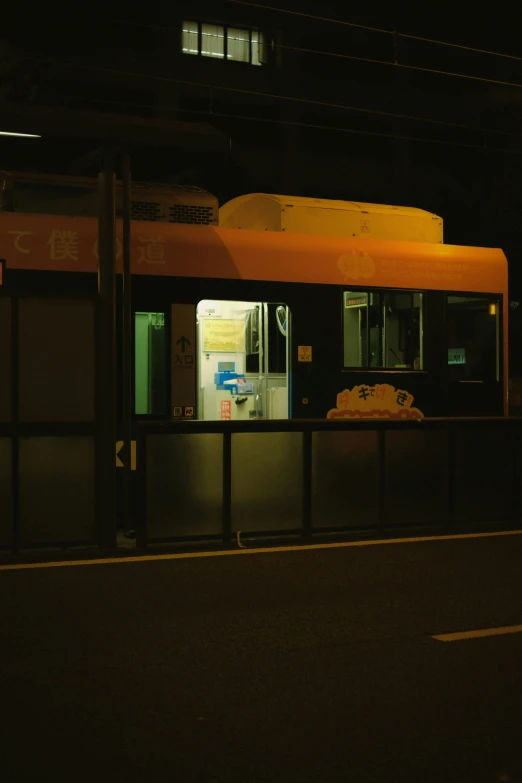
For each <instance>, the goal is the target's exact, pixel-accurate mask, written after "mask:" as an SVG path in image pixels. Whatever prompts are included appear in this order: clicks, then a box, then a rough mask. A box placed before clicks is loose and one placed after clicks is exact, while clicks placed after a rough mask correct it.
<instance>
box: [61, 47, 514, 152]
mask: <svg viewBox="0 0 522 783" xmlns="http://www.w3.org/2000/svg"><path fill="white" fill-rule="evenodd" d="M47 62H50V63H54V64H56V65H60V66H63V67H64V68H80V69H84V70H92V71H97V72H101V73H110V74H113V75H115V76H125V77H126V78H132V79H150V80H153V81H161V82H167V83H172V84H183V85H186V86H190V87H198V88H202V89H207V90H215V91H217V92H233V93H239V94H242V95H251V96H255V97H257V98H267V99H269V100H278V101H286V102H292V103H301V104H306V105H310V106H318V107H323V108H329V109H340V110H342V111H351V112H355V113H359V114H371V115H378V116H382V117H389V118H393V119H402V120H408V121H410V122H421V123H425V124H430V125H440V126H446V127H451V128H459V129H461V130H467V131H470V132H474V133H480V134H482V135H487V134H491V135H499V136H511V137H515V138H522V134H518V133H514V132H511V131H502V130H496V129H494V128H483V127H480V126H473V125H466V124H461V123H454V122H446V121H444V120H434V119H431V118H426V117H416V116H414V115H409V114H399V113H396V112H388V111H383V110H381V109H366V108H363V107H360V106H350V105H347V104H343V103H332V102H329V101H319V100H314V99H311V98H300V97H298V96H293V95H279V94H277V93H266V92H258V91H256V90H245V89H242V88H240V87H228V86H226V85H216V84H210V83H207V82H193V81H190V80H186V79H174V78H173V77H170V76H158V75H156V74H144V73H134V72H133V71H124V70H121V69H117V68H104V67H102V66H99V65H87V64H84V63H74V62H63V61H56V60H47ZM519 86H520V87H522V84H521V85H519Z"/></svg>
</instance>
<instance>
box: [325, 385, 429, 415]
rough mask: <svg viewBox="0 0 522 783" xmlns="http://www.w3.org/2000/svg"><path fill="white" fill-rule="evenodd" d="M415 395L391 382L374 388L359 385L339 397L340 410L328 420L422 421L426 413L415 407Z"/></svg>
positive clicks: (335, 410) (336, 409)
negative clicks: (413, 404) (413, 405)
mask: <svg viewBox="0 0 522 783" xmlns="http://www.w3.org/2000/svg"><path fill="white" fill-rule="evenodd" d="M412 403H413V395H412V394H410V393H409V392H407V391H405V390H404V389H396V388H395V387H394V386H391V385H390V384H389V383H376V384H375V386H369V385H367V384H364V383H362V384H360V385H359V386H354V387H353V389H351V390H349V389H345V390H344V391H342V392H340V393H339V394H338V395H337V407H336V408H332V409H331V410H329V411H328V413H327V414H326V418H327V419H423V418H424V414H423V413H422V411H420V410H419V409H418V408H413V407H412Z"/></svg>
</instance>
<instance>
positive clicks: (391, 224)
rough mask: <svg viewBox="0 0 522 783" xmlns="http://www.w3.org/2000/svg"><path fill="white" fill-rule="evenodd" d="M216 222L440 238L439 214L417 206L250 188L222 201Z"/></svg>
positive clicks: (290, 230) (430, 239) (410, 238)
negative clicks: (268, 191) (305, 195)
mask: <svg viewBox="0 0 522 783" xmlns="http://www.w3.org/2000/svg"><path fill="white" fill-rule="evenodd" d="M219 225H220V226H223V227H230V228H250V229H257V230H260V231H286V232H288V233H299V234H321V235H322V236H328V237H361V238H367V239H370V238H371V239H395V240H403V241H407V242H434V243H442V241H443V236H442V233H443V222H442V218H441V217H439V216H438V215H434V214H433V213H431V212H427V211H426V210H424V209H417V208H415V207H396V206H390V205H388V204H363V203H361V202H354V201H335V200H331V199H321V198H303V197H301V196H279V195H275V194H273V193H249V194H248V195H246V196H238V197H237V198H234V199H232V200H231V201H228V202H227V203H226V204H223V206H222V207H221V209H220V210H219Z"/></svg>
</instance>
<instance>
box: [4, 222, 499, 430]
mask: <svg viewBox="0 0 522 783" xmlns="http://www.w3.org/2000/svg"><path fill="white" fill-rule="evenodd" d="M307 208H308V207H307ZM288 211H289V210H288ZM361 212H362V211H361V210H359V212H358V217H360V215H361ZM236 222H237V223H240V221H236ZM223 223H224V225H221V226H217V225H204V226H195V225H182V224H172V223H161V222H158V223H150V222H149V223H146V222H138V221H133V223H132V239H131V245H132V247H131V272H132V275H133V282H132V317H133V346H132V357H133V378H134V382H133V393H134V400H133V409H134V415H135V417H136V418H150V419H154V420H161V419H165V420H171V419H179V420H187V419H188V420H190V419H194V420H216V421H219V420H221V421H223V420H250V419H256V420H258V419H285V418H298V419H303V418H325V417H328V418H333V419H339V418H352V419H353V418H360V419H364V418H382V417H387V418H397V419H419V418H422V417H447V416H472V417H483V416H502V415H506V414H507V413H508V394H507V392H508V370H507V368H508V355H507V352H508V340H507V335H508V282H507V280H508V278H507V261H506V258H505V256H504V253H503V252H502V250H499V249H485V248H477V247H458V246H451V245H445V244H443V243H442V242H437V241H406V240H403V239H398V238H392V239H389V238H384V239H382V238H375V236H373V235H372V232H371V230H368V231H366V232H365V226H364V220H361V221H360V222H359V224H358V225H359V228H360V230H359V231H358V232H351V233H352V235H351V236H348V235H335V234H336V232H335V231H333V232H332V231H329V232H328V231H326V230H324V232H323V233H322V232H321V230H315V228H314V225H313V221H311V222H310V231H307V230H305V229H306V228H307V226H306V221H305V223H304V225H301V226H298V227H297V230H282V229H281V227H279V230H267V226H266V225H265V226H264V229H265V230H262V229H263V226H262V225H261V226H253V227H244V226H243V225H239V224H238V225H232V223H233V221H230V220H228V221H227V220H224V221H223ZM370 229H371V226H370ZM119 230H120V231H121V225H120V226H119ZM354 233H357V235H353V234H354ZM0 259H1V265H2V267H3V268H2V285H1V286H0V303H1V300H2V299H3V298H5V297H9V296H12V295H13V294H18V293H20V292H23V294H24V295H25V296H29V297H30V296H33V295H34V296H38V297H45V296H47V297H62V296H73V297H74V296H83V295H88V296H91V295H92V296H94V297H95V296H96V291H97V264H98V262H97V221H96V219H94V218H92V217H91V218H90V217H72V216H59V215H58V216H57V215H43V214H23V213H16V212H1V213H0ZM118 264H119V269H120V271H121V241H120V240H119V239H118V242H117V265H118ZM63 328H64V329H67V323H64V324H63Z"/></svg>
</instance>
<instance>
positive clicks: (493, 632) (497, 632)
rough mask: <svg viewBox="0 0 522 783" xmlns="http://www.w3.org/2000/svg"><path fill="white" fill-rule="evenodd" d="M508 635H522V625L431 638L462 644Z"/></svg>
mask: <svg viewBox="0 0 522 783" xmlns="http://www.w3.org/2000/svg"><path fill="white" fill-rule="evenodd" d="M506 633H522V625H504V626H501V627H500V628H483V629H482V630H481V631H460V632H458V633H440V634H437V636H432V637H431V638H432V639H437V641H439V642H460V641H461V639H481V638H483V637H484V636H502V635H503V634H506Z"/></svg>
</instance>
